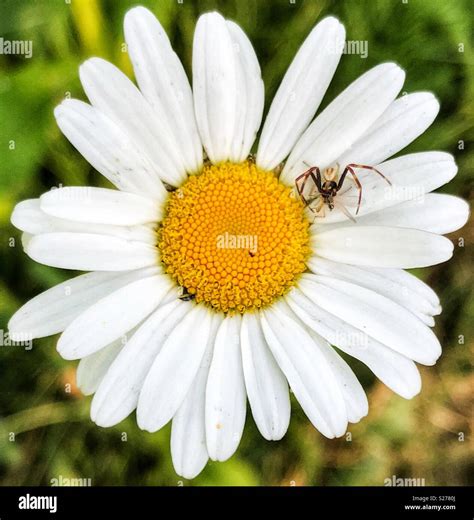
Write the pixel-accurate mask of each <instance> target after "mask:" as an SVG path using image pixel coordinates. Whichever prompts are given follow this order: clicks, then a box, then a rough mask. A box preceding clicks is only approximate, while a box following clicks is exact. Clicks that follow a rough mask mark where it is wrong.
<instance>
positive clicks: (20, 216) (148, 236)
mask: <svg viewBox="0 0 474 520" xmlns="http://www.w3.org/2000/svg"><path fill="white" fill-rule="evenodd" d="M10 220H11V223H12V224H13V225H14V226H15V227H16V228H18V229H21V230H22V231H26V232H28V233H31V234H32V235H38V234H43V233H55V232H62V231H69V232H71V233H93V234H97V235H110V236H113V237H117V238H123V239H125V240H133V241H138V242H145V243H147V244H151V245H154V244H156V232H155V230H154V229H153V226H150V225H143V226H142V225H141V226H115V225H110V224H91V223H89V222H74V221H72V220H65V219H61V218H56V217H52V216H51V215H47V214H46V213H45V212H44V211H42V210H41V208H40V200H39V199H28V200H23V201H21V202H19V203H18V204H17V205H16V206H15V208H14V209H13V213H12V216H11V219H10Z"/></svg>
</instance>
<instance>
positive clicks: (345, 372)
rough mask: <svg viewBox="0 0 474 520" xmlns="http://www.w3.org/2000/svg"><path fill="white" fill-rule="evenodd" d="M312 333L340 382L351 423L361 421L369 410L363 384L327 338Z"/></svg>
mask: <svg viewBox="0 0 474 520" xmlns="http://www.w3.org/2000/svg"><path fill="white" fill-rule="evenodd" d="M310 335H311V337H312V338H313V340H314V342H315V344H316V345H317V347H318V348H319V350H321V352H322V353H323V354H324V357H325V358H326V361H327V362H328V364H329V366H330V367H331V370H332V373H333V374H334V377H335V379H336V380H337V382H338V383H339V388H340V390H341V393H342V396H343V397H344V402H345V404H346V412H347V419H348V421H349V422H351V423H356V422H359V421H360V420H361V419H362V417H365V416H366V415H367V413H368V411H369V402H368V401H367V396H366V395H365V392H364V389H363V388H362V385H361V384H360V383H359V380H358V379H357V377H356V376H355V374H354V372H353V371H352V369H351V368H350V367H349V365H348V364H347V363H346V362H345V361H344V360H343V359H342V358H341V356H339V354H337V353H336V352H335V350H334V349H333V348H332V347H331V346H330V345H329V344H328V343H327V341H326V340H325V339H323V338H322V337H321V336H320V335H319V334H317V333H315V332H313V331H311V332H310Z"/></svg>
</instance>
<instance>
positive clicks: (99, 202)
mask: <svg viewBox="0 0 474 520" xmlns="http://www.w3.org/2000/svg"><path fill="white" fill-rule="evenodd" d="M40 206H41V209H42V211H44V212H45V213H47V214H48V215H52V216H53V217H58V218H63V219H68V220H73V221H77V222H92V223H96V224H115V225H117V226H134V225H138V224H147V223H149V222H158V221H159V220H160V219H161V216H162V207H161V204H159V203H158V202H157V201H156V200H153V199H151V198H148V197H144V196H143V195H137V194H135V193H127V192H124V191H117V190H109V189H106V188H92V187H90V186H77V187H67V188H59V189H55V190H51V191H49V192H46V193H43V195H41V197H40Z"/></svg>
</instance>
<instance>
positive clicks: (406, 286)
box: [366, 267, 441, 314]
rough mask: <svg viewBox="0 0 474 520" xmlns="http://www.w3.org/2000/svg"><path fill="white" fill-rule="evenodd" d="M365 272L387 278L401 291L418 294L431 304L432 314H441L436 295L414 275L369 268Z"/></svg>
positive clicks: (397, 270)
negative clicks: (399, 287) (398, 286)
mask: <svg viewBox="0 0 474 520" xmlns="http://www.w3.org/2000/svg"><path fill="white" fill-rule="evenodd" d="M366 270H368V271H372V272H374V273H377V274H379V275H381V276H383V277H385V278H387V279H388V280H390V281H391V282H392V283H393V284H395V285H400V286H401V290H402V291H406V290H409V291H413V292H416V293H418V294H419V296H420V297H421V298H424V299H426V300H428V301H429V302H430V303H431V305H432V307H433V310H434V314H440V313H441V306H440V301H439V298H438V295H437V294H436V293H435V292H434V291H433V289H432V288H431V287H430V286H429V285H427V284H426V283H424V282H423V281H421V280H420V279H419V278H417V277H416V276H415V275H413V274H411V273H407V272H406V271H403V270H402V269H383V268H377V267H370V268H366Z"/></svg>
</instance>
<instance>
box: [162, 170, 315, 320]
mask: <svg viewBox="0 0 474 520" xmlns="http://www.w3.org/2000/svg"><path fill="white" fill-rule="evenodd" d="M158 247H159V250H160V253H161V261H162V262H163V264H164V266H165V269H166V272H167V273H168V274H169V275H170V276H171V277H172V278H173V279H174V280H175V281H176V283H177V284H179V285H180V286H181V287H182V288H183V293H184V294H187V295H192V296H191V297H194V299H195V301H196V302H197V303H201V302H204V303H205V304H207V305H208V306H210V307H211V308H213V309H214V310H215V311H218V312H224V313H236V312H239V313H243V312H246V311H251V310H256V309H259V308H262V307H265V306H267V305H269V304H271V303H272V302H273V301H274V300H275V299H276V298H278V297H280V296H282V295H283V294H284V293H285V292H286V291H288V289H289V288H290V287H291V286H292V285H294V283H295V281H296V279H297V277H298V275H299V274H301V273H302V272H303V271H305V269H306V266H305V261H306V259H307V257H308V255H309V252H310V248H309V221H308V219H307V217H306V216H305V213H304V206H303V203H302V202H301V200H299V198H296V197H295V196H294V194H293V191H292V189H291V188H289V187H287V186H284V185H283V184H281V183H280V182H279V181H278V179H277V178H276V177H275V174H274V173H273V172H269V171H264V170H261V169H259V168H258V167H257V166H256V165H255V164H254V163H253V162H250V161H248V162H244V163H239V164H234V163H221V164H217V165H206V166H204V168H203V170H202V172H201V173H200V174H198V175H193V176H191V177H189V179H188V180H187V181H186V182H185V183H184V184H183V185H182V186H181V187H180V188H178V189H177V190H175V191H173V192H172V193H171V194H170V197H169V200H168V204H167V208H166V214H165V217H164V219H163V222H162V225H161V227H160V229H159V230H158Z"/></svg>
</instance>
